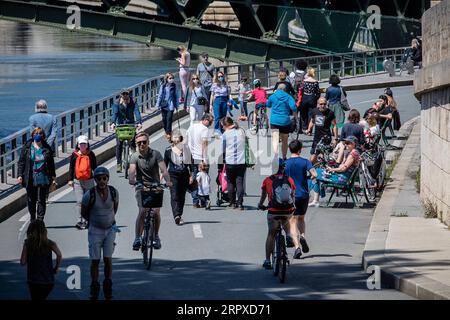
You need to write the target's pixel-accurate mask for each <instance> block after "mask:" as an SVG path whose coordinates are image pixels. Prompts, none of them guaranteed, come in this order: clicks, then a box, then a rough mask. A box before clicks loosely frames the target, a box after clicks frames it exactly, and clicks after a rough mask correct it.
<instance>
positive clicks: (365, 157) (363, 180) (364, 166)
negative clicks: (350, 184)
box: [359, 151, 377, 203]
mask: <svg viewBox="0 0 450 320" xmlns="http://www.w3.org/2000/svg"><path fill="white" fill-rule="evenodd" d="M375 160H376V159H375V158H374V157H373V156H372V155H371V154H370V153H369V152H368V151H365V152H363V153H362V154H361V161H360V163H359V184H360V188H361V189H363V192H364V197H365V198H366V201H367V203H373V202H375V198H376V195H377V180H376V179H374V178H373V177H372V174H371V173H370V171H369V167H370V166H373V165H374V163H375Z"/></svg>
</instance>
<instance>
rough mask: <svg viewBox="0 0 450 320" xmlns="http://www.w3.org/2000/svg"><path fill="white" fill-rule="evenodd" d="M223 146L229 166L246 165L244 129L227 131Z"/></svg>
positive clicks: (223, 136) (223, 137)
mask: <svg viewBox="0 0 450 320" xmlns="http://www.w3.org/2000/svg"><path fill="white" fill-rule="evenodd" d="M222 145H223V150H225V162H226V163H227V164H245V133H244V131H243V130H242V129H231V130H227V131H225V132H224V134H223V135H222Z"/></svg>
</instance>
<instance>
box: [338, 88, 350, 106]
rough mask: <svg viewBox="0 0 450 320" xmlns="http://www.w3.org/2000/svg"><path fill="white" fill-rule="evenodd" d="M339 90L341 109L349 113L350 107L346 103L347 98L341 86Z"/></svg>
mask: <svg viewBox="0 0 450 320" xmlns="http://www.w3.org/2000/svg"><path fill="white" fill-rule="evenodd" d="M339 88H340V89H341V107H342V109H343V110H344V111H350V105H349V103H348V100H347V97H346V96H345V94H344V90H343V89H342V87H341V86H339Z"/></svg>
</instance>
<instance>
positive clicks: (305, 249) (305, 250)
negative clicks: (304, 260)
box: [300, 237, 309, 253]
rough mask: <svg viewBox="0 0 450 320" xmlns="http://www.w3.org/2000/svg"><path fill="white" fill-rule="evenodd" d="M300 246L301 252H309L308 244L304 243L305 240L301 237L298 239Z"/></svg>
mask: <svg viewBox="0 0 450 320" xmlns="http://www.w3.org/2000/svg"><path fill="white" fill-rule="evenodd" d="M300 244H301V245H302V251H303V252H304V253H308V252H309V247H308V244H307V243H306V239H305V238H303V237H300Z"/></svg>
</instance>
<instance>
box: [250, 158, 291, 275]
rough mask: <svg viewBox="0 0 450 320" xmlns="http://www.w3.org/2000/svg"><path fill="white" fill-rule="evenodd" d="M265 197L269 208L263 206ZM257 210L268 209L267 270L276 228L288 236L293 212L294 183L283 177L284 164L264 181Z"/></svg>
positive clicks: (269, 265)
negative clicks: (281, 228) (279, 228)
mask: <svg viewBox="0 0 450 320" xmlns="http://www.w3.org/2000/svg"><path fill="white" fill-rule="evenodd" d="M266 197H268V198H269V206H268V207H267V208H266V207H265V206H264V201H265V200H266ZM258 209H261V210H265V209H268V212H267V227H268V233H267V239H266V259H265V260H264V263H263V267H264V268H265V269H268V270H269V269H271V268H272V264H271V262H270V256H271V254H272V252H273V249H274V243H275V235H276V233H277V230H278V226H279V225H280V224H281V226H282V227H283V229H284V231H285V232H286V235H289V219H290V218H291V217H292V214H293V213H294V211H295V183H294V180H292V178H291V177H288V176H286V175H285V173H284V164H282V163H281V164H280V165H279V168H278V171H277V173H276V174H273V175H271V176H270V177H267V178H266V179H264V181H263V184H262V187H261V198H260V200H259V204H258ZM297 244H298V243H297Z"/></svg>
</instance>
